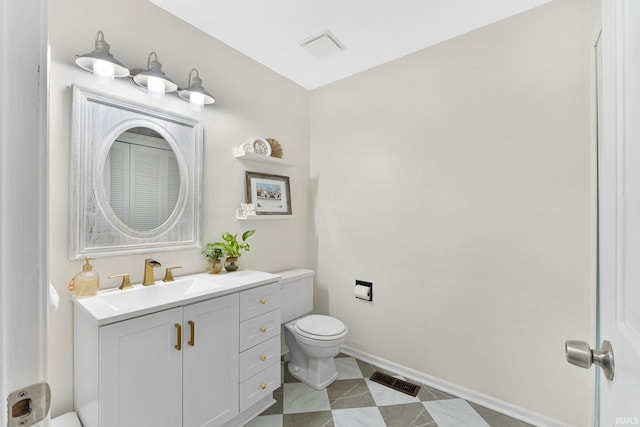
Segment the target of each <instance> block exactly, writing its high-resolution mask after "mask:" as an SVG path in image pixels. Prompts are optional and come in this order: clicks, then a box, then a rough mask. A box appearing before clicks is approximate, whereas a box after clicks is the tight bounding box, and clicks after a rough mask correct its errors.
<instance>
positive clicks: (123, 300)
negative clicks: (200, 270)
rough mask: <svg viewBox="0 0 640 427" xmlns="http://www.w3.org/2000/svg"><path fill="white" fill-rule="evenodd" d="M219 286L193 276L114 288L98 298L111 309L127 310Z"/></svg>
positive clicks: (155, 304) (154, 304) (212, 289)
mask: <svg viewBox="0 0 640 427" xmlns="http://www.w3.org/2000/svg"><path fill="white" fill-rule="evenodd" d="M220 288H222V285H220V284H218V283H214V282H212V281H205V280H203V279H201V278H199V277H194V278H189V279H184V280H180V281H175V282H169V283H163V282H160V283H159V284H156V285H151V286H140V287H137V286H136V287H135V288H133V289H127V290H125V291H115V290H114V291H112V292H108V293H104V294H101V295H100V296H99V298H100V299H101V300H102V301H103V302H104V303H105V304H107V305H109V306H110V307H111V308H112V309H113V310H129V309H132V308H136V307H153V306H157V305H161V304H163V303H166V302H171V301H177V300H181V299H183V298H184V297H185V296H189V295H193V294H197V293H201V292H211V291H214V290H216V289H220Z"/></svg>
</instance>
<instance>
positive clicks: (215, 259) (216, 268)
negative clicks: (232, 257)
mask: <svg viewBox="0 0 640 427" xmlns="http://www.w3.org/2000/svg"><path fill="white" fill-rule="evenodd" d="M202 255H204V256H205V258H207V261H209V268H208V271H209V274H218V273H220V272H221V271H222V261H221V260H220V258H222V257H223V256H224V254H223V253H222V249H221V248H218V247H216V246H215V245H214V244H213V243H209V244H207V247H206V248H205V249H204V251H202Z"/></svg>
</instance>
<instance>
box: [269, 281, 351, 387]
mask: <svg viewBox="0 0 640 427" xmlns="http://www.w3.org/2000/svg"><path fill="white" fill-rule="evenodd" d="M276 274H278V275H279V276H281V277H282V279H281V280H280V283H281V289H282V294H281V298H282V304H281V307H282V308H281V313H282V323H283V324H284V338H285V344H286V345H287V347H288V348H289V354H290V361H289V373H291V375H293V377H295V378H297V379H299V380H300V381H302V382H303V383H305V384H307V385H308V386H310V387H313V388H314V389H316V390H322V389H324V388H326V387H327V386H328V385H329V384H331V383H332V382H333V381H335V379H336V378H337V377H338V372H337V371H336V364H335V362H334V360H333V358H334V356H336V355H337V354H338V353H340V349H341V348H342V344H343V343H344V340H345V337H346V336H347V327H346V326H345V325H344V323H342V322H341V321H340V320H338V319H336V318H333V317H330V316H321V315H317V314H313V315H308V313H310V312H311V311H312V310H313V275H314V272H313V271H312V270H302V269H299V270H289V271H283V272H280V273H276Z"/></svg>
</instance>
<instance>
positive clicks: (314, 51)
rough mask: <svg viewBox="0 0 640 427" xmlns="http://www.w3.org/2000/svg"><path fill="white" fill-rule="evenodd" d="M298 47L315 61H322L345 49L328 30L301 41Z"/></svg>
mask: <svg viewBox="0 0 640 427" xmlns="http://www.w3.org/2000/svg"><path fill="white" fill-rule="evenodd" d="M300 46H302V47H303V48H304V49H306V51H307V52H309V53H310V54H311V55H313V56H314V57H316V58H317V59H324V58H326V57H328V56H331V55H335V54H336V53H340V52H342V51H343V50H344V49H345V48H344V46H343V45H342V43H340V42H339V41H338V39H337V38H336V36H334V35H333V34H331V32H330V31H328V30H327V31H325V32H323V33H320V34H316V35H315V36H312V37H309V38H308V39H306V40H303V41H301V42H300Z"/></svg>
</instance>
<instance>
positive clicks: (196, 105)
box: [189, 92, 204, 111]
mask: <svg viewBox="0 0 640 427" xmlns="http://www.w3.org/2000/svg"><path fill="white" fill-rule="evenodd" d="M189 102H190V103H191V108H193V110H194V111H202V110H203V108H204V94H203V93H200V92H190V93H189Z"/></svg>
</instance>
